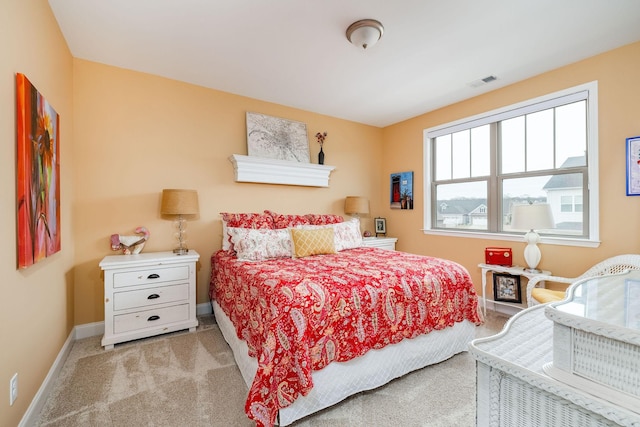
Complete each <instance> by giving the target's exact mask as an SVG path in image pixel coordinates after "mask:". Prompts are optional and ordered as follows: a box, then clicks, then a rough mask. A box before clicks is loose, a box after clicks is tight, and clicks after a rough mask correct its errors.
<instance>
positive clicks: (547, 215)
mask: <svg viewBox="0 0 640 427" xmlns="http://www.w3.org/2000/svg"><path fill="white" fill-rule="evenodd" d="M553 227H555V224H554V222H553V214H552V213H551V205H550V204H548V203H536V204H527V205H514V206H513V217H512V220H511V228H512V229H514V230H547V229H549V228H553Z"/></svg>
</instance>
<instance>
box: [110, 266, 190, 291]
mask: <svg viewBox="0 0 640 427" xmlns="http://www.w3.org/2000/svg"><path fill="white" fill-rule="evenodd" d="M188 279H189V267H188V266H186V265H184V266H177V267H164V268H163V267H158V268H145V269H140V270H134V271H123V272H117V273H113V287H114V288H121V287H124V286H136V285H147V284H152V283H162V282H171V281H173V280H188Z"/></svg>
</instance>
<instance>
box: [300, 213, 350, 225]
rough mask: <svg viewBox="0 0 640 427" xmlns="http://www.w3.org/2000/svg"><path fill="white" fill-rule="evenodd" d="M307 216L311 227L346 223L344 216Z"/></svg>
mask: <svg viewBox="0 0 640 427" xmlns="http://www.w3.org/2000/svg"><path fill="white" fill-rule="evenodd" d="M305 216H306V217H307V219H308V220H309V222H310V223H311V225H329V224H340V223H341V222H344V218H343V217H342V216H340V215H334V214H324V215H322V214H307V215H305Z"/></svg>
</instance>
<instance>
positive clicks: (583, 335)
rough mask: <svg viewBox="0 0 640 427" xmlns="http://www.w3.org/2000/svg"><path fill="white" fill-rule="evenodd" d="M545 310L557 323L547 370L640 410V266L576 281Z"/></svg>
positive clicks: (553, 374)
mask: <svg viewBox="0 0 640 427" xmlns="http://www.w3.org/2000/svg"><path fill="white" fill-rule="evenodd" d="M545 315H546V316H547V317H548V318H549V319H551V320H552V321H553V322H554V326H553V362H551V363H548V364H546V365H545V366H544V371H545V372H546V373H547V374H549V376H551V377H553V378H555V379H557V380H560V381H562V382H565V383H567V384H570V385H572V386H574V387H577V388H579V389H582V390H589V392H590V393H592V394H594V395H596V396H598V397H601V398H603V399H605V400H609V401H611V402H613V403H615V404H616V405H619V406H622V407H625V408H627V409H630V410H632V411H639V412H640V271H638V270H633V271H626V272H623V273H620V274H614V275H608V276H600V277H593V278H588V279H584V280H581V281H579V282H576V283H575V284H573V285H572V286H571V287H570V288H569V291H568V293H567V297H566V298H565V300H563V301H559V302H555V303H551V304H549V305H547V307H546V308H545Z"/></svg>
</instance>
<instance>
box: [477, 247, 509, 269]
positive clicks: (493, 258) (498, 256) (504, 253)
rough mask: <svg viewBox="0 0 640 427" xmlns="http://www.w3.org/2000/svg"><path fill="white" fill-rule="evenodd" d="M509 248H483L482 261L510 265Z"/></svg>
mask: <svg viewBox="0 0 640 427" xmlns="http://www.w3.org/2000/svg"><path fill="white" fill-rule="evenodd" d="M512 258H513V257H512V256H511V248H485V249H484V262H485V263H486V264H493V265H505V266H507V267H511V266H512V265H513V260H512Z"/></svg>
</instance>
